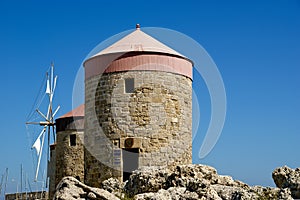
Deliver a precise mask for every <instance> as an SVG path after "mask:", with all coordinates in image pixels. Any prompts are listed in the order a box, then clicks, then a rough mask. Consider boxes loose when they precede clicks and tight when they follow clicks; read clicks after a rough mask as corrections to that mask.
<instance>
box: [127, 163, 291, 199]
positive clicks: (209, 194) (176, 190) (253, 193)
mask: <svg viewBox="0 0 300 200" xmlns="http://www.w3.org/2000/svg"><path fill="white" fill-rule="evenodd" d="M124 190H125V192H126V193H127V195H129V196H131V197H135V198H136V199H139V200H141V199H172V200H173V199H182V200H184V199H220V200H221V199H222V200H226V199H228V200H229V199H249V200H250V199H251V200H252V199H257V200H259V199H292V198H291V196H290V192H289V190H288V189H286V190H283V189H279V188H264V187H259V186H256V187H251V186H249V185H247V184H245V183H243V182H241V181H236V180H233V179H232V178H231V177H230V176H222V175H218V174H217V171H216V170H215V169H214V168H212V167H210V166H205V165H193V164H191V165H180V166H177V167H175V168H174V169H168V168H163V167H148V168H143V169H141V170H137V171H135V172H134V173H133V174H132V176H131V177H130V179H129V180H128V182H127V183H126V185H125V187H124Z"/></svg>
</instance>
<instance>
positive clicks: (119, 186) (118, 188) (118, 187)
mask: <svg viewBox="0 0 300 200" xmlns="http://www.w3.org/2000/svg"><path fill="white" fill-rule="evenodd" d="M123 187H124V183H121V182H120V181H119V180H118V179H116V178H109V179H107V180H105V181H103V182H102V183H101V188H102V189H104V190H106V191H108V192H110V193H113V194H114V195H116V196H122V192H123Z"/></svg>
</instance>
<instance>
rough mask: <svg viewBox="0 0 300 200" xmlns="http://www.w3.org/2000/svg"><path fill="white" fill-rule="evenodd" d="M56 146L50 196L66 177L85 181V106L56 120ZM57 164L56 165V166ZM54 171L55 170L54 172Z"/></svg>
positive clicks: (52, 147)
mask: <svg viewBox="0 0 300 200" xmlns="http://www.w3.org/2000/svg"><path fill="white" fill-rule="evenodd" d="M55 122H56V144H54V145H51V157H50V158H51V162H50V164H49V166H50V169H51V168H52V170H51V173H50V174H49V177H50V188H49V193H50V194H49V195H50V199H52V197H53V195H54V192H55V188H56V186H57V184H58V183H59V182H60V181H61V179H62V178H63V177H65V176H73V177H74V178H77V179H78V180H80V181H83V180H84V146H83V138H84V136H83V134H84V105H81V106H79V107H77V108H75V109H74V110H72V111H71V112H69V113H67V114H65V115H63V116H61V117H60V118H58V119H56V120H55ZM54 163H55V164H54ZM53 169H54V170H53Z"/></svg>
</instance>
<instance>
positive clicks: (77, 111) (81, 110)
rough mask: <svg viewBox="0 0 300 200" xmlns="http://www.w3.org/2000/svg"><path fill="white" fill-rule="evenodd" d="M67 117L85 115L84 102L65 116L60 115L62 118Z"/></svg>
mask: <svg viewBox="0 0 300 200" xmlns="http://www.w3.org/2000/svg"><path fill="white" fill-rule="evenodd" d="M67 117H84V104H81V105H80V106H78V107H77V108H75V109H74V110H72V111H70V112H68V113H66V114H64V115H63V116H61V117H59V118H60V119H61V118H67Z"/></svg>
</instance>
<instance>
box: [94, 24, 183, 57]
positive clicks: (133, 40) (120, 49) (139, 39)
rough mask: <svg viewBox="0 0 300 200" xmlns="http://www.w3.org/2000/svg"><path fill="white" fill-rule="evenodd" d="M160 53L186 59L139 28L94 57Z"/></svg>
mask: <svg viewBox="0 0 300 200" xmlns="http://www.w3.org/2000/svg"><path fill="white" fill-rule="evenodd" d="M136 51H140V52H158V53H167V54H172V55H176V56H180V57H183V58H186V57H185V56H183V55H182V54H180V53H178V52H177V51H175V50H174V49H172V48H170V47H168V46H167V45H165V44H163V43H162V42H160V41H158V40H157V39H155V38H153V37H151V36H150V35H148V34H146V33H144V32H143V31H141V29H140V28H139V26H137V28H136V30H135V31H133V32H131V33H130V34H128V35H126V36H125V37H123V38H122V39H120V40H118V41H117V42H115V43H114V44H112V45H111V46H109V47H107V48H106V49H104V50H102V51H100V52H98V53H96V54H95V55H93V56H92V57H91V58H93V57H97V56H100V55H106V54H113V53H127V52H136Z"/></svg>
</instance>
